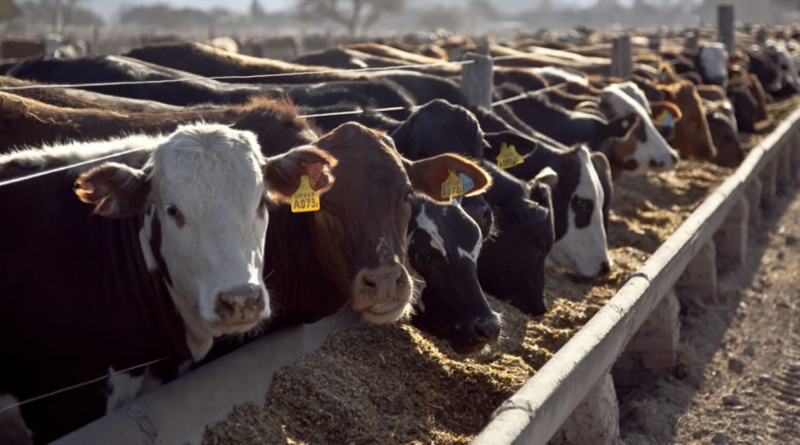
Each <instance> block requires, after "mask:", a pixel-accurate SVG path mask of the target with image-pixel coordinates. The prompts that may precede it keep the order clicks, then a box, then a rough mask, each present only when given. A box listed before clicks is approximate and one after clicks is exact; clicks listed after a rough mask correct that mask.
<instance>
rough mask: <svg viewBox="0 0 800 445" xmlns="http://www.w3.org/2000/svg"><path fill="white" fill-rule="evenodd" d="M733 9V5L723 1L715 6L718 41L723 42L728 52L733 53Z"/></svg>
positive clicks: (734, 47)
mask: <svg viewBox="0 0 800 445" xmlns="http://www.w3.org/2000/svg"><path fill="white" fill-rule="evenodd" d="M733 20H734V9H733V5H730V4H726V3H723V4H721V5H719V6H717V27H718V31H719V41H720V42H722V43H724V44H725V48H726V49H727V50H728V54H733V51H734V50H735V49H736V46H735V44H734V26H733V25H734V24H733Z"/></svg>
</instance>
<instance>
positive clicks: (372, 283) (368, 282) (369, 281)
mask: <svg viewBox="0 0 800 445" xmlns="http://www.w3.org/2000/svg"><path fill="white" fill-rule="evenodd" d="M362 284H363V285H364V288H365V289H375V288H376V287H378V282H377V281H376V280H375V278H374V277H372V276H369V275H364V280H363V283H362Z"/></svg>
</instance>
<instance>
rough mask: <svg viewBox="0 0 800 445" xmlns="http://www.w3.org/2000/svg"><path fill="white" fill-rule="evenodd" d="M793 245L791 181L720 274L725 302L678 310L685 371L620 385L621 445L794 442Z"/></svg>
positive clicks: (798, 251) (797, 239)
mask: <svg viewBox="0 0 800 445" xmlns="http://www.w3.org/2000/svg"><path fill="white" fill-rule="evenodd" d="M799 247H800V193H798V189H796V188H792V189H791V190H789V191H787V193H786V194H784V195H783V196H781V197H780V198H779V199H778V200H777V202H776V204H775V205H774V206H773V207H772V208H770V209H769V210H763V216H762V225H761V228H760V229H758V230H755V229H753V228H751V230H750V240H749V247H748V254H747V257H748V258H747V262H746V264H745V265H744V266H742V267H740V268H738V269H737V270H734V271H729V272H728V273H726V274H725V275H722V276H720V293H719V294H720V298H721V299H722V300H723V301H722V302H721V303H720V304H718V305H714V306H707V307H692V308H688V309H682V312H684V311H686V313H685V314H682V316H681V323H682V329H681V342H682V353H683V356H684V362H685V367H684V368H683V369H682V370H681V371H682V372H683V373H684V374H686V373H687V372H688V375H686V376H685V377H683V378H677V377H675V376H667V377H666V378H664V379H658V380H655V381H653V382H652V383H650V384H647V385H645V386H643V387H639V388H636V389H633V390H627V391H619V392H618V397H619V399H620V422H621V432H622V441H623V442H624V443H626V444H627V445H649V444H659V445H661V444H682V445H683V444H709V443H710V444H753V445H756V444H800V318H799V316H800V304H798V298H797V297H798V295H799V294H800V290H798V284H800V276H798V275H799V274H800V248H799ZM682 306H683V305H682Z"/></svg>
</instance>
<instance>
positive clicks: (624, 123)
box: [622, 121, 631, 130]
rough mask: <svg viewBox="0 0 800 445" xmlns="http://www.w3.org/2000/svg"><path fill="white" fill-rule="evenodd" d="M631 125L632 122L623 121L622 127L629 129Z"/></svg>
mask: <svg viewBox="0 0 800 445" xmlns="http://www.w3.org/2000/svg"><path fill="white" fill-rule="evenodd" d="M630 126H631V123H630V122H628V121H622V129H623V130H627V129H628V127H630Z"/></svg>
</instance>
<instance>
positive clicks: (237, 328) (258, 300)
mask: <svg viewBox="0 0 800 445" xmlns="http://www.w3.org/2000/svg"><path fill="white" fill-rule="evenodd" d="M264 294H265V292H264V288H263V287H262V286H259V285H254V284H246V285H244V286H238V287H235V288H232V289H229V290H227V291H225V292H220V293H219V294H217V297H216V300H215V303H214V313H215V314H216V315H217V317H218V321H217V322H216V323H215V324H214V327H215V328H216V329H218V330H219V331H221V332H222V333H223V334H231V333H237V332H238V333H241V332H247V331H249V330H250V329H252V328H253V327H254V326H255V325H256V324H258V323H259V322H260V321H261V320H263V319H266V318H268V317H269V316H270V315H271V314H270V310H269V307H268V306H267V300H266V298H265V295H264Z"/></svg>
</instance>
